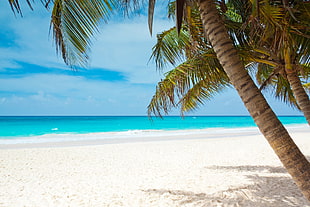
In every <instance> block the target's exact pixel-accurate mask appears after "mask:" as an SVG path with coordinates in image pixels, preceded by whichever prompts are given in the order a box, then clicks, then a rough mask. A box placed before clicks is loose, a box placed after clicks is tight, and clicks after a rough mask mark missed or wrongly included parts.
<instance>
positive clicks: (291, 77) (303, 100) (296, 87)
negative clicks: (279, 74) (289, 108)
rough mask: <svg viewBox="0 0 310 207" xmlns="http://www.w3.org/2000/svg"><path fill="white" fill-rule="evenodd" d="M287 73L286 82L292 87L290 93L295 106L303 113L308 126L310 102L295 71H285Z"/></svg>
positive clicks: (309, 121) (309, 122)
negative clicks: (292, 95) (291, 92)
mask: <svg viewBox="0 0 310 207" xmlns="http://www.w3.org/2000/svg"><path fill="white" fill-rule="evenodd" d="M286 73H287V80H288V82H289V83H290V85H291V87H292V91H293V94H294V97H295V99H296V101H297V104H298V106H299V108H300V110H301V111H302V112H303V113H304V116H305V117H306V119H307V121H308V124H309V125H310V100H309V96H308V94H307V93H306V91H305V89H304V87H303V86H302V84H301V82H300V79H299V77H298V75H297V72H296V71H292V72H291V71H286Z"/></svg>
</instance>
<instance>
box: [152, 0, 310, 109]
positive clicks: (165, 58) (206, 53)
mask: <svg viewBox="0 0 310 207" xmlns="http://www.w3.org/2000/svg"><path fill="white" fill-rule="evenodd" d="M174 5H175V2H172V3H170V4H169V15H168V16H169V17H171V16H172V17H174V13H175V6H174ZM191 6H192V7H193V4H192V5H191ZM242 6H244V4H242ZM247 7H249V5H247ZM242 11H244V10H242ZM272 14H274V13H272ZM223 15H225V17H226V18H225V25H226V27H227V28H228V30H229V34H230V36H231V38H232V39H233V40H234V42H235V43H236V44H238V46H237V49H238V53H239V54H240V55H241V58H242V60H243V62H244V64H245V66H246V68H247V69H252V68H254V69H255V70H256V68H258V70H257V72H256V78H257V81H258V82H259V83H260V84H261V87H260V90H262V89H265V88H268V87H269V88H272V91H274V94H275V96H276V97H277V98H279V99H281V100H283V101H284V102H287V103H289V104H291V105H292V106H295V107H297V108H298V104H297V103H296V99H295V98H294V95H293V92H292V90H291V88H290V85H289V82H288V81H287V79H286V78H285V77H286V76H285V77H284V76H282V74H283V73H282V72H281V73H279V71H280V69H281V68H283V66H282V65H283V63H282V62H284V61H281V57H277V59H276V58H274V57H276V54H274V55H270V52H269V51H266V49H264V48H261V47H260V49H257V48H255V45H249V44H250V43H249V33H250V31H251V30H250V29H249V28H248V27H247V28H246V29H242V30H241V29H240V28H241V27H244V25H247V24H245V23H243V22H242V17H243V16H241V15H243V14H242V13H241V14H238V13H236V10H235V9H234V8H233V6H231V5H230V6H228V8H227V9H226V12H225V13H224V12H223ZM243 18H244V19H245V20H246V18H248V17H243ZM245 20H244V21H245ZM184 22H185V23H184V24H183V26H182V28H181V30H180V32H179V35H177V32H176V29H175V27H174V28H172V29H169V30H167V31H164V32H162V33H161V34H158V35H157V43H156V45H155V46H154V47H153V53H152V56H151V58H153V59H154V60H155V63H156V66H157V68H158V69H161V68H162V67H163V66H164V65H166V64H167V63H170V64H171V65H172V66H174V67H175V69H173V70H172V71H170V72H169V73H167V75H166V77H165V79H164V80H162V81H160V82H159V83H158V85H157V88H156V92H155V95H154V96H153V98H152V100H151V102H150V105H149V107H148V113H149V114H151V113H156V114H157V115H161V113H160V111H161V110H162V111H164V112H165V113H168V111H169V108H171V107H175V106H176V105H180V106H181V107H180V109H181V113H183V112H184V111H188V110H191V109H195V108H196V107H197V104H202V103H203V99H209V98H210V97H212V94H211V92H216V91H214V88H215V87H212V90H210V92H209V93H208V95H206V90H204V93H199V90H201V89H202V88H201V89H199V85H200V86H201V87H204V89H206V88H205V87H206V86H205V84H206V82H207V80H210V79H211V80H212V82H210V84H211V85H214V86H218V83H217V84H216V83H215V80H218V78H219V76H215V77H212V70H210V69H204V70H200V69H199V70H194V69H190V68H201V66H202V65H206V66H207V65H208V67H209V68H218V69H221V66H220V64H219V62H218V61H215V59H216V56H215V54H214V51H213V49H212V47H211V45H210V44H208V41H207V40H206V39H205V38H204V35H203V31H202V24H201V19H200V16H199V14H198V12H197V8H196V7H195V8H192V9H191V10H190V13H189V11H188V10H187V12H186V18H185V19H184ZM246 23H247V22H246ZM256 39H258V38H256ZM269 39H270V40H272V38H269ZM175 40H176V41H175ZM306 40H307V39H306ZM303 42H305V41H303ZM267 46H268V45H267ZM303 47H304V48H307V47H305V46H303ZM263 49H264V51H263V52H262V50H263ZM296 55H297V54H296ZM299 56H300V55H299ZM184 59H186V62H184V63H183V64H181V65H179V66H177V67H176V63H177V62H180V61H181V62H182V61H184ZM203 61H204V62H205V64H201V63H202V62H203ZM196 63H197V64H196ZM299 67H303V75H304V77H308V76H309V72H310V67H307V65H306V64H302V65H300V66H299ZM187 69H190V72H187V71H186V70H187ZM180 71H182V73H186V74H187V76H190V77H191V76H195V77H194V78H187V79H185V80H181V78H180V77H184V75H182V74H180V75H176V74H178V72H180ZM201 71H204V73H206V74H204V73H203V72H201ZM221 71H223V70H222V69H221ZM275 71H278V72H277V73H275ZM195 72H197V74H194V73H195ZM253 72H254V71H253ZM253 72H252V73H253ZM202 74H204V75H203V76H201V78H202V77H204V78H203V79H205V80H204V81H203V82H204V85H201V82H199V81H202V79H201V80H200V79H197V77H199V75H202ZM284 75H285V74H284ZM205 77H207V78H205ZM210 77H212V78H210ZM222 78H227V76H226V74H225V72H223V73H222ZM186 80H191V82H188V81H186ZM195 81H197V82H196V83H197V85H195V84H196V83H195ZM223 84H225V83H223ZM168 85H169V86H170V87H168ZM226 85H227V84H226ZM266 86H267V87H266ZM180 88H187V89H188V90H184V89H182V90H180ZM209 88H210V87H209ZM221 88H222V87H221ZM194 90H196V92H194ZM187 91H188V92H189V93H186V92H187ZM200 92H202V91H200ZM199 94H201V97H199V96H198V95H199ZM190 95H191V96H190ZM172 97H173V98H174V99H172ZM183 97H186V98H183ZM190 97H192V99H191V98H190ZM163 99H165V100H166V101H168V102H167V103H166V102H164V101H163ZM175 99H179V101H177V100H175ZM185 101H189V102H188V103H186V102H185ZM197 102H198V103H197ZM168 106H169V107H168ZM185 106H186V107H185ZM190 106H191V107H190Z"/></svg>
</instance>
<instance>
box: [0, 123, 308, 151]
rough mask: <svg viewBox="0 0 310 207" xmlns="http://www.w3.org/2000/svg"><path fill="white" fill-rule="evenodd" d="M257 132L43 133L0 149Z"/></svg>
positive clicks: (4, 142)
mask: <svg viewBox="0 0 310 207" xmlns="http://www.w3.org/2000/svg"><path fill="white" fill-rule="evenodd" d="M285 128H286V129H287V130H288V131H289V132H293V133H296V132H309V130H310V129H309V127H308V125H306V124H291V125H286V126H285ZM254 135H261V133H260V132H259V130H258V128H257V127H240V128H206V129H190V130H129V131H124V132H102V133H88V134H46V135H41V136H30V137H18V138H13V139H0V150H1V149H15V148H36V147H39V148H42V147H62V146H63V147H70V146H84V145H85V146H89V145H102V144H118V143H131V142H153V141H169V140H186V139H190V140H192V139H217V138H225V137H227V136H229V137H240V136H254Z"/></svg>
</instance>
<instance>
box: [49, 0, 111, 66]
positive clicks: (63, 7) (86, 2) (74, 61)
mask: <svg viewBox="0 0 310 207" xmlns="http://www.w3.org/2000/svg"><path fill="white" fill-rule="evenodd" d="M115 5H116V1H114V0H111V1H101V0H76V1H66V0H55V1H54V8H53V11H52V20H51V27H52V29H53V36H54V39H55V42H56V49H57V51H58V52H59V53H60V54H61V55H62V57H63V59H64V62H65V63H66V64H68V65H69V66H73V67H74V66H86V65H87V62H88V58H89V56H88V53H89V51H90V46H91V39H92V38H93V36H94V34H95V33H96V32H98V29H97V27H98V25H99V23H100V22H101V21H102V20H107V19H108V17H109V15H110V13H111V11H112V9H113V8H114V6H115Z"/></svg>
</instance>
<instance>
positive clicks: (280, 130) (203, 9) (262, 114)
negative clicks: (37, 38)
mask: <svg viewBox="0 0 310 207" xmlns="http://www.w3.org/2000/svg"><path fill="white" fill-rule="evenodd" d="M120 1H121V0H120ZM123 1H124V2H125V3H130V2H132V1H133V2H136V1H137V0H132V1H130V0H123ZM9 2H10V3H11V5H12V8H15V9H17V11H19V10H20V9H19V8H20V7H19V4H18V3H17V2H18V0H9ZM27 2H28V3H29V5H31V4H30V1H29V0H27ZM45 2H46V4H48V3H49V0H46V1H45ZM108 2H109V1H100V0H88V1H82V0H81V1H73V0H72V1H67V0H66V1H65V0H55V1H54V9H53V15H52V18H53V19H54V20H55V21H53V20H52V24H53V27H54V37H55V39H56V43H57V45H58V50H59V51H60V52H62V54H63V58H64V60H65V62H66V63H68V64H71V63H74V62H75V61H81V60H82V63H85V62H83V60H85V59H86V60H87V52H88V49H89V44H90V41H89V38H90V37H91V36H92V35H93V32H94V31H96V28H97V25H98V23H99V20H100V19H101V18H102V16H103V15H105V14H106V12H105V10H104V9H105V8H107V7H106V6H105V5H107V3H108ZM154 2H155V0H149V5H150V7H149V8H150V11H151V12H150V20H152V16H153V15H152V14H153V10H154ZM186 2H189V3H190V2H192V1H186V0H177V19H178V21H177V28H178V29H179V28H180V25H181V21H180V20H181V19H182V16H183V8H184V4H185V3H186ZM193 2H195V1H193ZM197 3H198V8H199V12H200V15H201V19H202V25H203V29H204V32H205V34H206V37H207V39H208V40H209V41H210V43H211V45H212V47H213V49H214V51H215V53H216V56H217V59H218V60H219V62H220V64H221V65H222V67H223V69H224V71H225V72H226V74H227V76H228V77H229V80H230V82H231V83H232V85H233V86H234V87H235V89H236V90H237V91H238V93H239V95H240V97H241V99H242V101H243V103H244V104H245V106H246V108H247V109H248V111H249V113H250V115H251V116H252V117H253V119H254V121H255V123H256V124H257V126H258V128H259V129H260V131H261V132H262V134H263V135H264V136H265V137H266V139H267V140H268V142H269V144H270V145H271V147H272V148H273V150H274V151H275V153H276V154H277V155H278V157H279V159H280V160H281V162H282V163H283V165H284V166H285V168H286V169H287V170H288V172H289V173H290V175H291V176H292V177H293V179H294V181H295V183H296V184H297V185H298V187H299V188H300V189H301V191H302V193H303V194H304V195H305V197H306V198H307V199H308V200H310V182H309V181H310V163H309V162H308V161H307V159H306V158H305V156H304V155H303V154H302V153H301V152H300V150H299V149H298V147H297V146H296V144H295V143H294V141H293V140H292V139H291V137H290V135H289V134H288V132H287V131H286V129H285V128H284V126H283V125H282V124H281V122H280V121H279V120H278V118H277V116H276V115H275V114H274V112H273V111H272V109H271V108H270V106H269V105H268V103H267V102H266V100H265V99H264V97H263V96H262V94H261V92H260V91H259V90H258V88H257V87H256V85H255V83H254V82H253V80H252V79H251V77H250V76H249V74H248V73H247V71H246V70H245V68H244V65H243V63H242V62H241V60H240V58H239V56H238V53H237V51H236V49H235V47H234V45H233V42H232V40H231V39H230V37H229V35H228V33H227V30H226V27H225V26H224V24H223V21H222V18H221V16H220V14H219V11H218V9H217V8H216V4H215V2H214V1H213V0H198V1H197ZM93 12H94V13H93ZM71 60H72V62H71Z"/></svg>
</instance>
